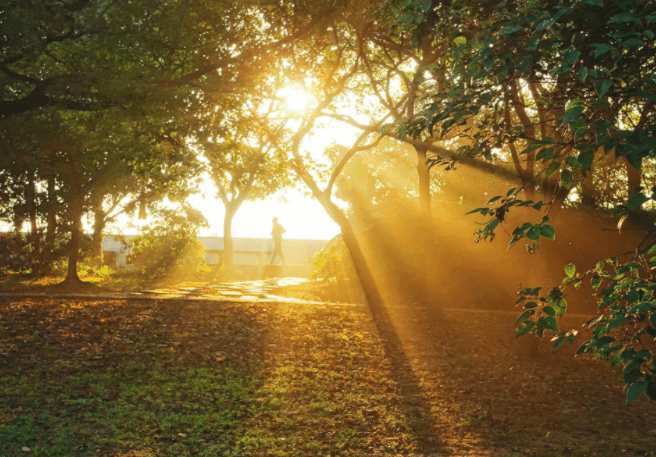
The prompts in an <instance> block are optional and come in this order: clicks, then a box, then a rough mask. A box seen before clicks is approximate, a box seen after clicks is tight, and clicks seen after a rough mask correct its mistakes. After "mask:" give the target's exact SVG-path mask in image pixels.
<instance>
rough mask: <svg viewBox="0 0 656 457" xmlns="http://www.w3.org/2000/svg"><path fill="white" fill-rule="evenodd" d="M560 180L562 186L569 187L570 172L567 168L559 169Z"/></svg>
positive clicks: (570, 181)
mask: <svg viewBox="0 0 656 457" xmlns="http://www.w3.org/2000/svg"><path fill="white" fill-rule="evenodd" d="M560 182H561V183H562V184H563V187H565V188H569V187H570V186H571V185H572V172H571V171H569V170H563V171H561V172H560Z"/></svg>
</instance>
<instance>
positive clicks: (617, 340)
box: [515, 244, 656, 405]
mask: <svg viewBox="0 0 656 457" xmlns="http://www.w3.org/2000/svg"><path fill="white" fill-rule="evenodd" d="M630 254H633V255H632V256H631V257H630V258H629V260H628V261H627V262H624V263H620V262H618V258H622V257H626V256H628V255H630ZM655 268H656V244H652V245H651V246H649V247H648V248H645V249H643V250H637V251H636V252H634V253H624V254H620V255H617V256H614V257H610V258H608V259H605V260H604V261H600V262H597V264H596V265H595V266H594V267H593V268H591V269H589V270H588V271H586V272H584V273H583V274H578V273H577V272H576V267H575V265H574V264H569V265H567V266H566V267H565V275H566V277H565V278H564V280H563V284H562V285H560V286H558V287H554V288H553V289H551V290H550V291H549V293H548V294H547V295H546V296H544V297H540V296H539V295H540V290H541V288H540V287H536V288H527V289H522V290H520V291H519V294H520V297H519V299H518V300H517V304H520V303H523V304H524V305H523V307H524V311H523V312H522V314H520V316H519V317H518V318H517V320H516V321H515V324H516V325H517V337H520V336H522V335H526V334H529V333H534V334H535V336H537V337H539V338H543V337H544V336H545V334H544V333H545V331H550V332H551V333H552V334H553V337H552V338H551V341H552V342H553V343H554V345H553V350H554V351H556V350H558V349H559V348H560V347H561V346H562V345H563V344H564V343H565V342H568V343H572V344H573V343H574V341H575V338H576V335H577V332H576V330H570V331H569V332H564V331H562V330H561V329H560V327H559V325H558V321H557V320H556V316H563V315H564V314H565V312H566V310H567V302H566V301H565V298H564V296H565V295H566V294H567V293H568V292H569V291H571V290H572V288H579V287H580V286H581V284H582V281H583V280H584V279H586V278H590V285H591V286H592V288H593V289H594V290H598V292H597V293H596V294H595V297H596V301H597V305H598V307H597V312H598V315H597V316H595V317H594V318H593V319H590V320H589V321H588V322H586V323H585V325H586V327H587V328H588V329H589V330H591V332H592V334H591V337H590V339H588V340H587V341H585V342H584V343H583V344H582V345H581V346H580V347H579V349H578V350H577V351H576V353H577V354H583V353H592V354H594V356H595V357H597V358H600V359H604V360H608V361H610V363H611V364H612V365H619V364H621V365H622V366H623V370H622V379H623V381H624V384H625V390H626V404H627V405H629V404H631V403H632V402H633V401H634V400H635V399H636V398H638V397H639V396H640V395H642V394H643V393H644V394H645V395H646V396H647V397H648V398H649V399H650V400H656V352H654V350H653V348H652V349H650V348H649V347H648V345H649V344H650V342H649V340H651V343H653V341H654V340H656V277H655V276H654V274H653V273H652V272H653V270H654V269H655Z"/></svg>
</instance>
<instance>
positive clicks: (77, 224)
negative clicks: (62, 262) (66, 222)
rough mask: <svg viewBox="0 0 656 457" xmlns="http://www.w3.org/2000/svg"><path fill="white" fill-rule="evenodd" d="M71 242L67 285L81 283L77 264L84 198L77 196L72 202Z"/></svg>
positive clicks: (69, 245)
mask: <svg viewBox="0 0 656 457" xmlns="http://www.w3.org/2000/svg"><path fill="white" fill-rule="evenodd" d="M70 215H71V240H70V242H69V244H68V272H67V274H66V279H65V280H64V282H65V283H68V284H75V283H81V282H82V281H81V280H80V278H79V276H78V275H77V262H78V260H79V256H80V237H81V236H82V198H81V197H80V196H75V197H74V198H73V199H72V201H71V212H70Z"/></svg>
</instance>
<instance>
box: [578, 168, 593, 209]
mask: <svg viewBox="0 0 656 457" xmlns="http://www.w3.org/2000/svg"><path fill="white" fill-rule="evenodd" d="M581 203H582V204H583V206H588V207H590V208H594V207H595V206H596V205H597V197H596V196H595V184H594V171H593V169H592V168H591V169H590V170H588V172H587V173H586V174H585V178H583V181H582V182H581Z"/></svg>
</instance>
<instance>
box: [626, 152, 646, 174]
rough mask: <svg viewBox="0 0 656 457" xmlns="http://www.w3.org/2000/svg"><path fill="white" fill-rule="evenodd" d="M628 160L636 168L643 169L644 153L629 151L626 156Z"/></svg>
mask: <svg viewBox="0 0 656 457" xmlns="http://www.w3.org/2000/svg"><path fill="white" fill-rule="evenodd" d="M626 160H628V161H629V163H630V164H631V165H632V166H633V168H635V169H636V170H638V171H640V170H641V169H642V155H641V154H639V153H637V152H629V153H628V154H627V156H626Z"/></svg>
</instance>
